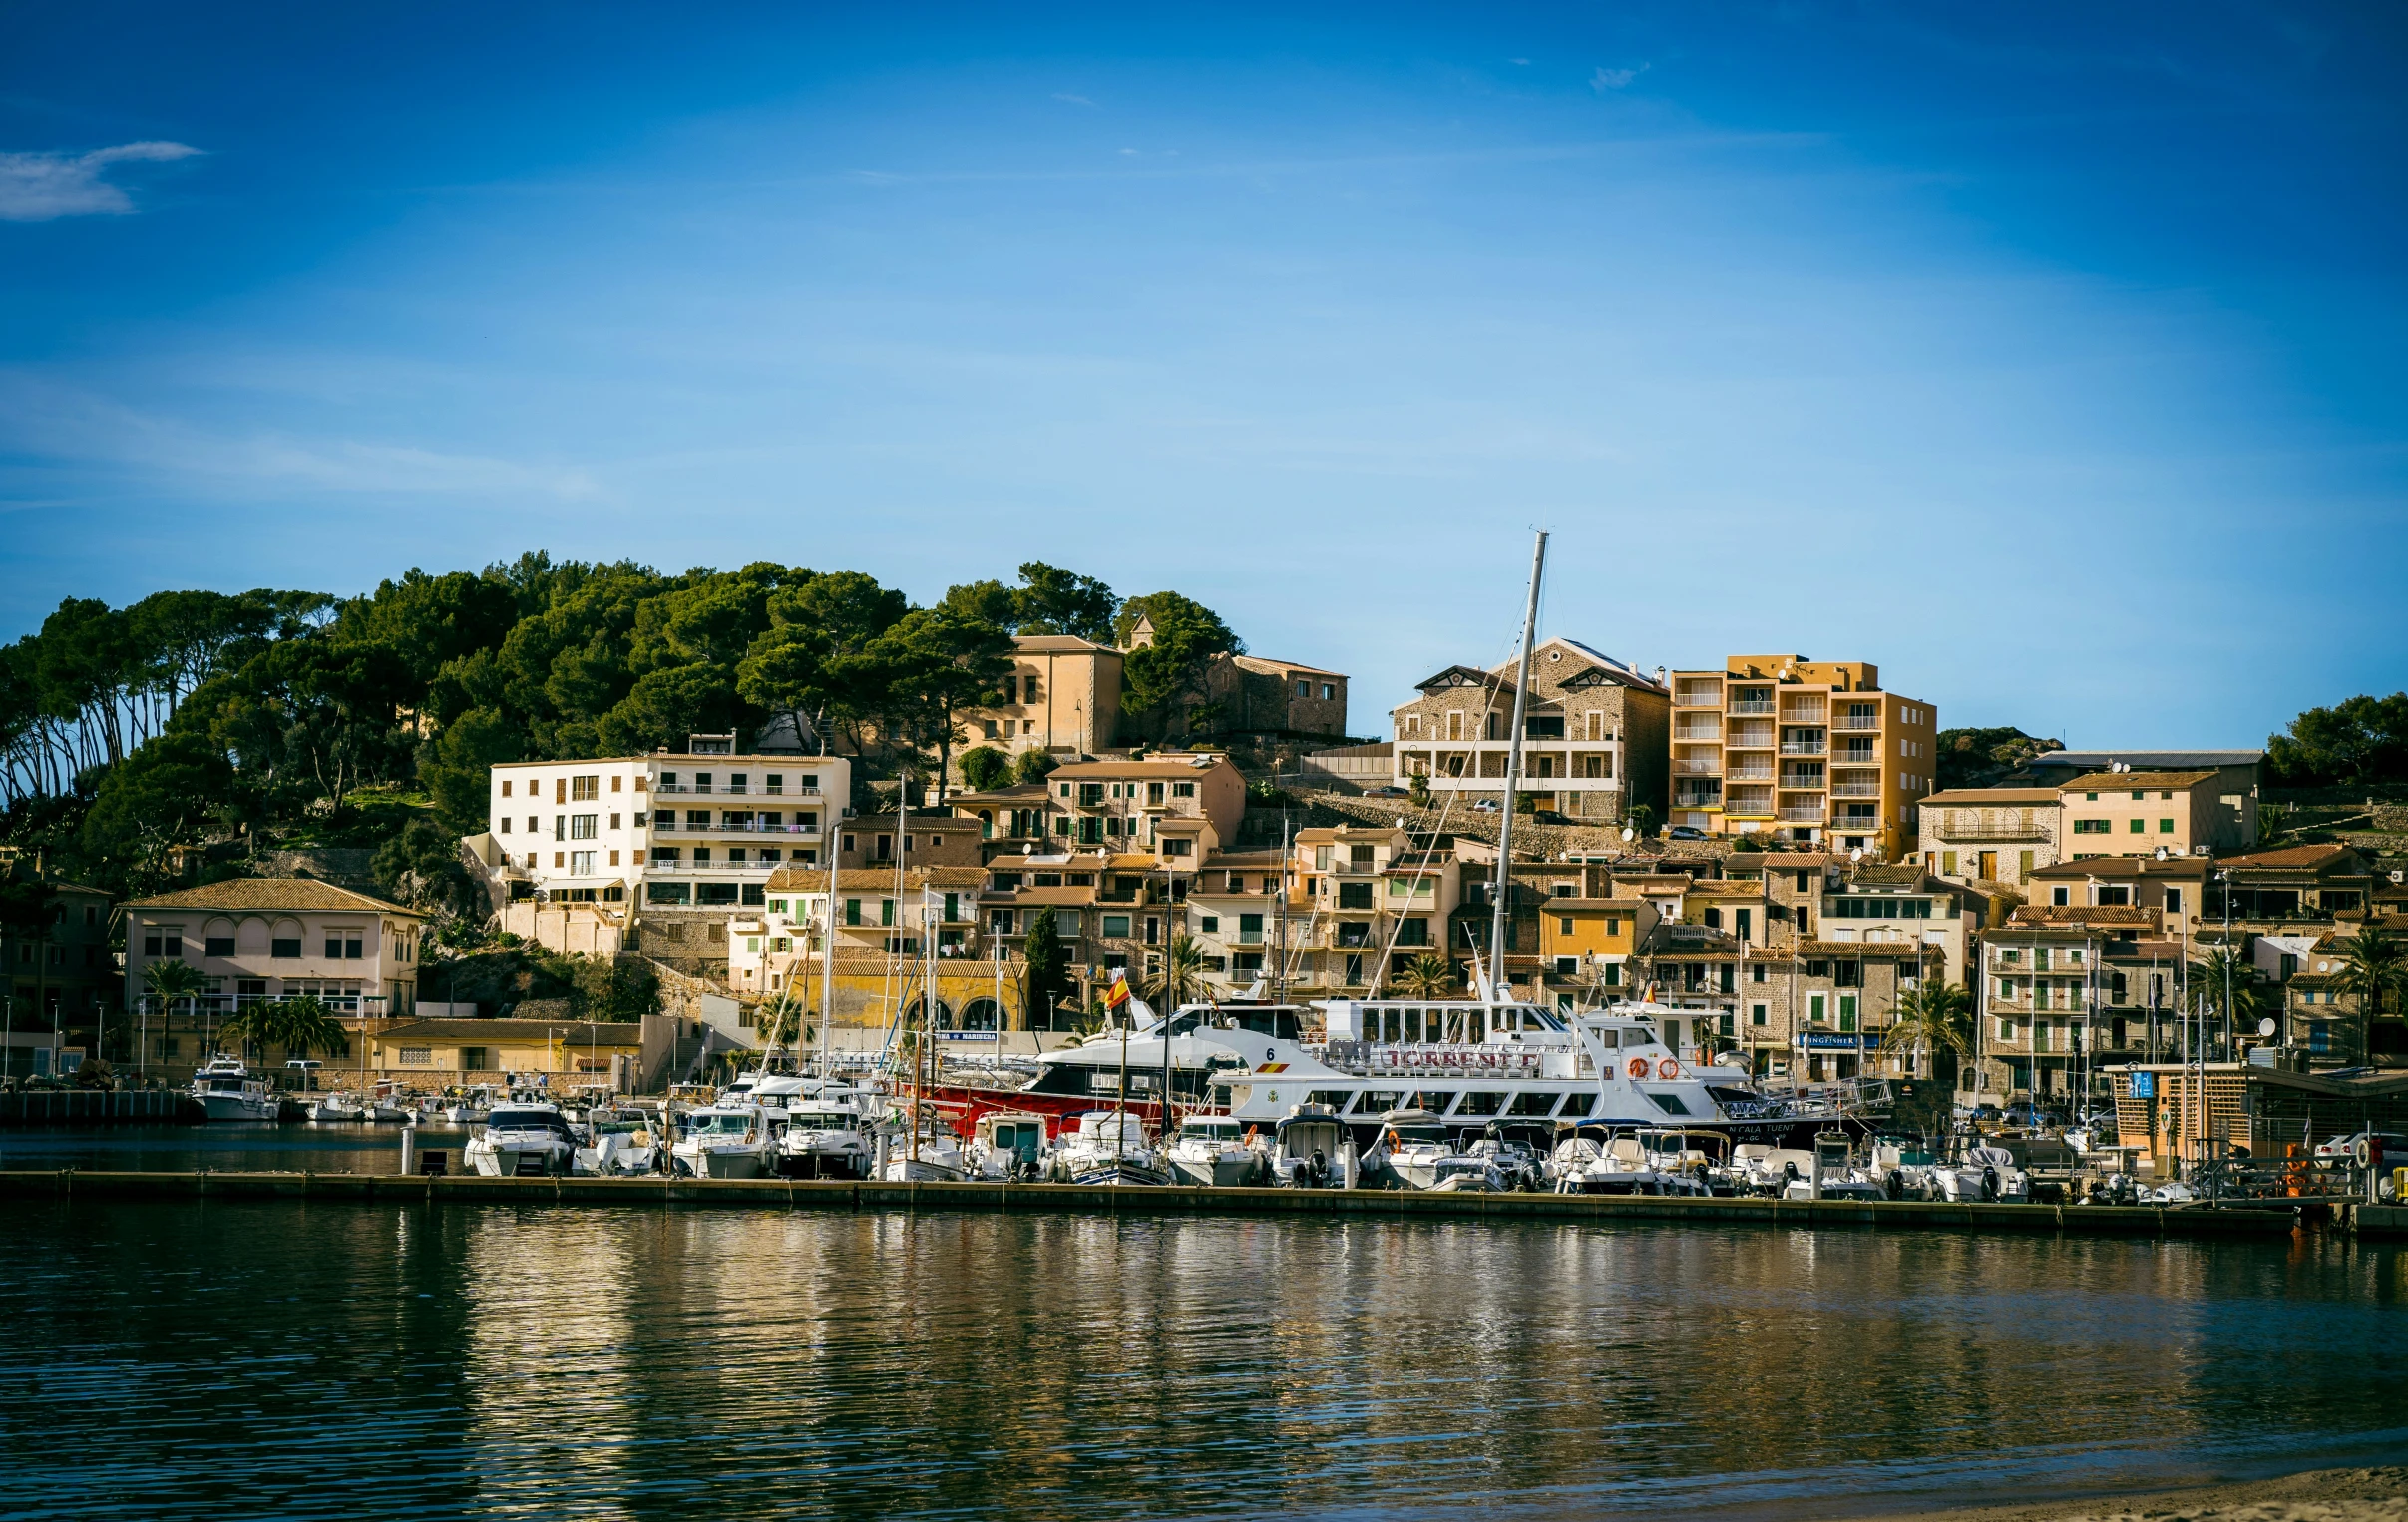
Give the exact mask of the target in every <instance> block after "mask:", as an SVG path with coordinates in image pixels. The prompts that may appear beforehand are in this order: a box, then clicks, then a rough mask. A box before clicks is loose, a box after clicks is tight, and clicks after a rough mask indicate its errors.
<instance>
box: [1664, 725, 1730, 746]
mask: <svg viewBox="0 0 2408 1522" xmlns="http://www.w3.org/2000/svg"><path fill="white" fill-rule="evenodd" d="M1672 738H1673V743H1675V744H1677V745H1716V744H1720V743H1721V742H1722V738H1723V729H1722V726H1721V725H1719V724H1683V725H1680V726H1679V727H1677V728H1675V729H1674V730H1673V732H1672Z"/></svg>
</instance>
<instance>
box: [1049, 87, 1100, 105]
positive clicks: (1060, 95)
mask: <svg viewBox="0 0 2408 1522" xmlns="http://www.w3.org/2000/svg"><path fill="white" fill-rule="evenodd" d="M1053 98H1054V99H1055V100H1057V101H1067V102H1069V103H1070V104H1071V105H1073V106H1092V105H1094V104H1095V103H1094V102H1093V101H1090V100H1088V99H1087V98H1086V97H1085V96H1083V95H1072V94H1070V93H1069V92H1068V91H1064V90H1056V91H1054V92H1053Z"/></svg>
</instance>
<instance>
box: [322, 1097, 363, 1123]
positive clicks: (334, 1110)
mask: <svg viewBox="0 0 2408 1522" xmlns="http://www.w3.org/2000/svg"><path fill="white" fill-rule="evenodd" d="M309 1118H310V1119H311V1120H324V1121H360V1120H365V1119H367V1112H366V1111H365V1110H363V1109H361V1108H360V1103H359V1096H358V1095H356V1094H320V1095H318V1096H317V1098H316V1099H315V1100H314V1101H312V1102H311V1104H310V1106H309Z"/></svg>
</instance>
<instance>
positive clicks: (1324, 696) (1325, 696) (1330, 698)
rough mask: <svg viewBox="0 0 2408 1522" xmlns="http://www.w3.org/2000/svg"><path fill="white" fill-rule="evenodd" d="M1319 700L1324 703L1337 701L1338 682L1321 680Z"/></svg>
mask: <svg viewBox="0 0 2408 1522" xmlns="http://www.w3.org/2000/svg"><path fill="white" fill-rule="evenodd" d="M1321 700H1322V701H1323V702H1325V703H1334V702H1336V701H1338V684H1337V683H1336V682H1323V683H1322V684H1321Z"/></svg>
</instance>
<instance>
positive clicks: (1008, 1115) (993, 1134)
mask: <svg viewBox="0 0 2408 1522" xmlns="http://www.w3.org/2000/svg"><path fill="white" fill-rule="evenodd" d="M969 1159H970V1174H971V1177H973V1178H979V1179H1007V1180H1008V1179H1034V1178H1040V1177H1042V1176H1043V1174H1044V1168H1045V1162H1046V1153H1045V1117H1044V1116H1042V1115H1034V1114H1030V1113H1028V1112H1026V1111H1020V1110H990V1111H989V1112H988V1113H986V1114H984V1115H982V1116H980V1117H979V1119H978V1124H977V1127H976V1129H975V1130H974V1131H973V1132H972V1135H971V1139H970V1153H969Z"/></svg>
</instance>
